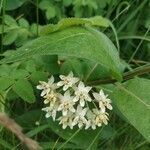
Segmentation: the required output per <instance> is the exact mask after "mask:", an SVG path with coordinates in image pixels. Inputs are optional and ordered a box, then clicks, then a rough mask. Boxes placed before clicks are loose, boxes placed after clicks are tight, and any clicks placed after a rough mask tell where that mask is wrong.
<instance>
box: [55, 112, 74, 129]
mask: <svg viewBox="0 0 150 150" xmlns="http://www.w3.org/2000/svg"><path fill="white" fill-rule="evenodd" d="M73 118H74V115H73V113H71V112H69V113H68V114H67V115H66V116H61V117H59V118H58V119H57V120H60V122H59V124H62V125H63V126H62V128H63V129H66V127H67V126H69V127H70V128H71V129H73V126H74V124H73Z"/></svg>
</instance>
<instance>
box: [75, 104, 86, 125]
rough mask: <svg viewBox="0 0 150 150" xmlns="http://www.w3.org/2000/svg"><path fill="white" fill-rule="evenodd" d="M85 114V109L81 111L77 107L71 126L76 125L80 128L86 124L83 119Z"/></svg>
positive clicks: (79, 107)
mask: <svg viewBox="0 0 150 150" xmlns="http://www.w3.org/2000/svg"><path fill="white" fill-rule="evenodd" d="M86 112H87V108H84V109H82V107H81V106H80V105H78V107H77V110H76V112H75V118H74V120H73V124H74V125H76V124H78V127H79V128H81V127H82V126H83V125H84V124H86V123H87V120H86V118H85V115H86Z"/></svg>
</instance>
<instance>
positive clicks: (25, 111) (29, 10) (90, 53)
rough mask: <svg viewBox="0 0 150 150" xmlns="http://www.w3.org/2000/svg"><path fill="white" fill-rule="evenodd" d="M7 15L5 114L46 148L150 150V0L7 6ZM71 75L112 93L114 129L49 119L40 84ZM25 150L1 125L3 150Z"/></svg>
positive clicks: (2, 36) (2, 29)
mask: <svg viewBox="0 0 150 150" xmlns="http://www.w3.org/2000/svg"><path fill="white" fill-rule="evenodd" d="M0 14H1V16H0V41H1V43H0V47H1V49H0V112H5V113H6V114H8V116H10V117H11V118H13V119H14V120H15V121H16V122H17V123H18V124H19V125H20V126H21V127H22V128H23V133H24V134H25V135H26V136H28V137H30V138H32V139H34V140H35V141H37V142H38V143H39V144H40V146H41V147H42V148H43V149H44V150H51V149H52V150H54V149H58V150H59V149H69V150H70V149H82V150H149V149H150V144H149V142H150V74H149V73H150V32H149V30H150V2H149V1H148V0H143V1H140V0H126V1H121V0H0ZM71 71H72V72H73V74H74V76H75V77H78V78H79V79H80V80H82V81H83V82H84V84H85V85H87V86H93V90H94V92H99V90H100V89H103V91H104V92H105V93H106V94H108V95H109V96H108V97H109V98H110V99H111V101H112V106H113V110H112V111H109V121H108V125H107V126H104V125H103V126H101V127H97V128H96V129H95V130H92V129H91V128H89V129H87V130H85V129H84V128H81V129H78V128H77V127H75V128H73V129H70V128H69V127H67V128H66V129H62V126H61V125H59V123H58V122H54V121H53V119H52V118H51V117H50V118H45V113H44V112H43V111H42V110H41V109H42V108H43V107H45V105H44V104H43V99H42V98H41V96H40V92H39V90H37V88H36V86H37V85H38V84H39V81H45V82H47V80H48V78H50V77H51V75H53V76H54V77H55V79H56V81H59V75H62V74H63V75H68V74H69V73H70V72H71ZM60 92H61V91H60ZM90 94H91V93H90ZM91 95H92V94H91ZM90 107H91V106H90ZM0 122H1V121H0ZM21 149H23V150H24V149H26V147H25V143H24V144H22V143H21V142H20V141H19V140H18V138H17V137H16V136H15V135H14V134H13V133H11V132H10V131H9V130H7V129H6V128H5V127H1V126H0V150H21Z"/></svg>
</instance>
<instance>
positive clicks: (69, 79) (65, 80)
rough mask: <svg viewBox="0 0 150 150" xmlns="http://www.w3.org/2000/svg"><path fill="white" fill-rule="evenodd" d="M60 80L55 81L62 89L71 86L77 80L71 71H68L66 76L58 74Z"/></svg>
mask: <svg viewBox="0 0 150 150" xmlns="http://www.w3.org/2000/svg"><path fill="white" fill-rule="evenodd" d="M59 77H60V79H61V80H62V81H59V82H58V83H57V86H63V90H64V91H66V90H67V89H68V88H69V87H72V86H73V85H74V84H75V83H77V82H78V81H79V79H78V78H75V77H73V73H72V72H70V73H69V75H68V76H64V75H60V76H59Z"/></svg>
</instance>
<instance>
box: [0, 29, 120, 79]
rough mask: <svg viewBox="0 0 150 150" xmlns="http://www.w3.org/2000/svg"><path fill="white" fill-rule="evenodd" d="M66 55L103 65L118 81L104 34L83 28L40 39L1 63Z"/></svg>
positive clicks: (115, 58)
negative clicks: (43, 56) (37, 56)
mask: <svg viewBox="0 0 150 150" xmlns="http://www.w3.org/2000/svg"><path fill="white" fill-rule="evenodd" d="M55 54H57V55H65V56H72V57H77V58H85V59H89V60H91V61H94V62H97V63H99V64H102V65H104V66H105V67H106V68H108V69H109V70H110V73H111V74H112V76H113V77H115V78H117V79H121V74H120V59H119V55H118V52H117V49H116V48H115V46H114V45H113V43H112V42H111V41H110V40H109V39H108V38H107V36H106V35H104V34H103V33H101V32H99V31H97V30H95V29H93V28H90V27H88V28H85V27H70V28H67V29H64V30H61V31H57V32H54V33H51V34H50V35H47V36H43V37H40V38H38V39H36V40H33V41H32V42H30V43H28V44H26V45H25V46H23V47H21V48H19V49H18V50H17V51H16V52H14V53H13V55H11V56H9V57H6V58H5V59H3V60H2V61H1V63H10V62H15V61H19V60H23V59H26V58H30V57H32V56H33V55H55Z"/></svg>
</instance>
